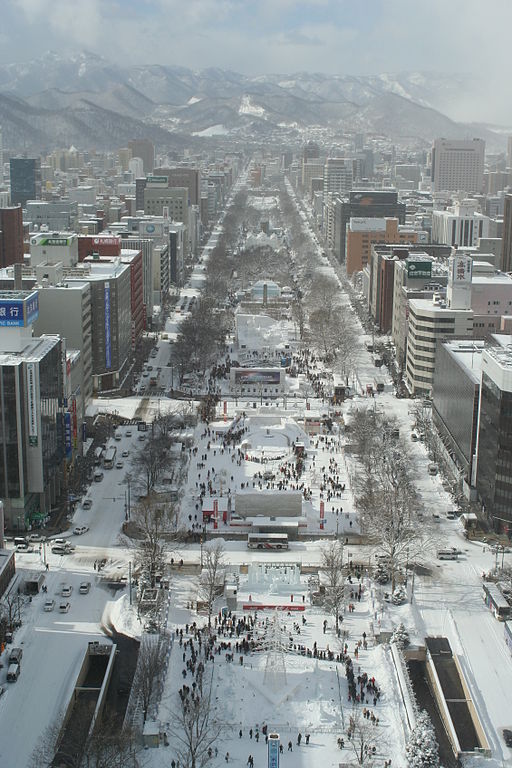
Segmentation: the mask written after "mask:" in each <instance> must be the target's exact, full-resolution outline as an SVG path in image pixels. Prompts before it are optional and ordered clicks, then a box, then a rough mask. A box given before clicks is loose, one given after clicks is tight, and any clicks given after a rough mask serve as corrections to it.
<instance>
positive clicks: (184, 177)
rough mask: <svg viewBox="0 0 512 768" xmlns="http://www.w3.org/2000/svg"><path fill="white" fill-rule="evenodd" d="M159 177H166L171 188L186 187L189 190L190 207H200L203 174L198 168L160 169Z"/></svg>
mask: <svg viewBox="0 0 512 768" xmlns="http://www.w3.org/2000/svg"><path fill="white" fill-rule="evenodd" d="M158 175H159V176H166V177H167V181H168V183H169V187H185V188H186V189H188V199H189V203H190V205H199V199H200V198H199V196H200V194H201V173H200V171H199V170H198V169H197V168H187V167H185V166H183V167H178V168H159V169H158Z"/></svg>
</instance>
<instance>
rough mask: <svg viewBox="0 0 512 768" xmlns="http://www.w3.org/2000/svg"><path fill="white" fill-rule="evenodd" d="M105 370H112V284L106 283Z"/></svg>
mask: <svg viewBox="0 0 512 768" xmlns="http://www.w3.org/2000/svg"><path fill="white" fill-rule="evenodd" d="M105 368H112V347H111V340H110V283H105Z"/></svg>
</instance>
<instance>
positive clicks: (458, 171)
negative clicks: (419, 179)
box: [432, 139, 485, 193]
mask: <svg viewBox="0 0 512 768" xmlns="http://www.w3.org/2000/svg"><path fill="white" fill-rule="evenodd" d="M484 155H485V141H484V140H483V139H466V140H456V139H436V140H435V141H434V146H433V147H432V191H433V192H447V191H452V192H453V191H455V192H458V191H464V192H479V193H482V192H483V188H484Z"/></svg>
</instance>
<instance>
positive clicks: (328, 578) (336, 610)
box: [322, 539, 345, 634]
mask: <svg viewBox="0 0 512 768" xmlns="http://www.w3.org/2000/svg"><path fill="white" fill-rule="evenodd" d="M342 569H343V542H341V541H340V540H339V539H333V540H332V541H329V542H328V543H327V544H326V546H325V547H324V548H323V550H322V572H323V575H324V578H325V607H326V608H327V610H328V611H329V612H330V613H331V615H332V617H333V618H334V622H335V626H336V634H338V629H339V621H340V615H341V613H342V611H343V605H344V603H345V577H344V576H343V570H342Z"/></svg>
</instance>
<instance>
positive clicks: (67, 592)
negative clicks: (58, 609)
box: [60, 584, 73, 597]
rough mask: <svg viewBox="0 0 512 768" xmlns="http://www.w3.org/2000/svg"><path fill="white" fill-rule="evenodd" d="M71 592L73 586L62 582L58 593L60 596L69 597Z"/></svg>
mask: <svg viewBox="0 0 512 768" xmlns="http://www.w3.org/2000/svg"><path fill="white" fill-rule="evenodd" d="M72 592H73V587H72V586H71V584H63V585H62V589H61V591H60V594H61V595H62V597H71V593H72Z"/></svg>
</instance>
